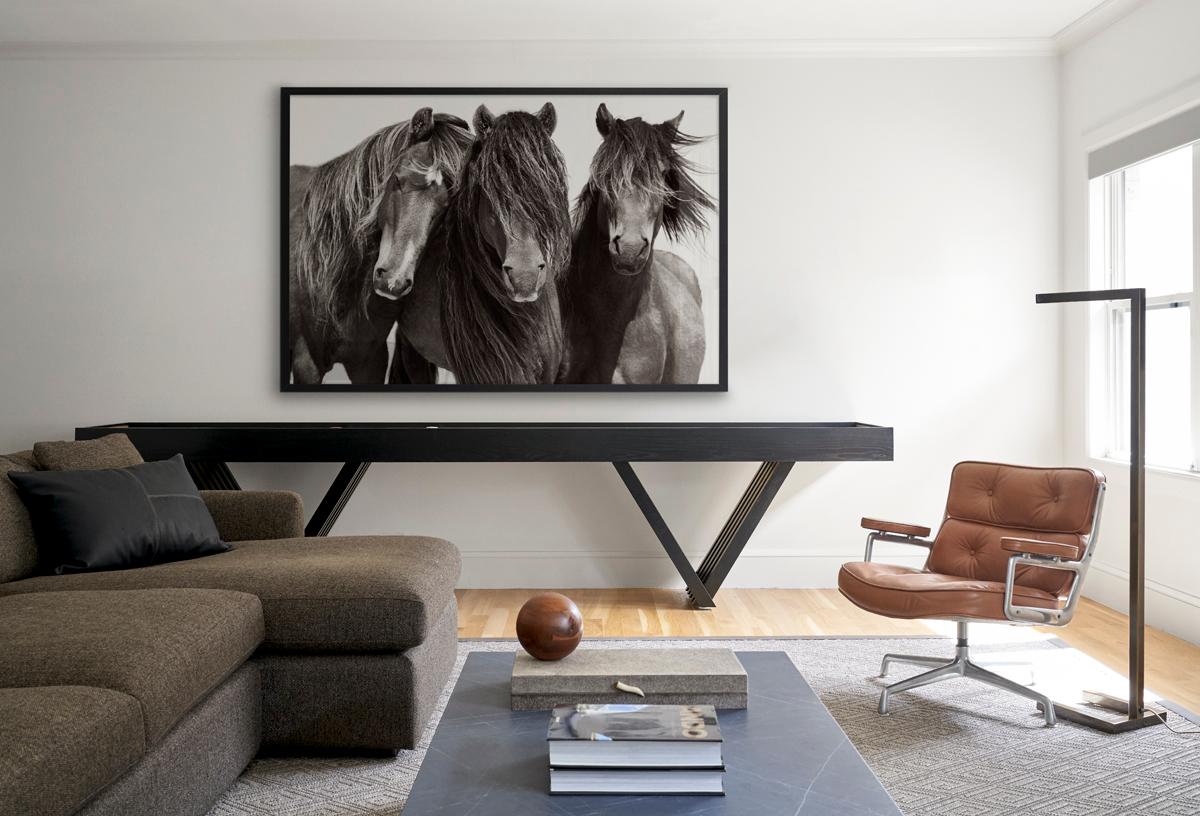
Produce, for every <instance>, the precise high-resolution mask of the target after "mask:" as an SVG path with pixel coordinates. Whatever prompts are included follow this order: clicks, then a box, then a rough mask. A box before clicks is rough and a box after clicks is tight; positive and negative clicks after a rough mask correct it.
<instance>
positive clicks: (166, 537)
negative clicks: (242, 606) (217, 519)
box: [9, 454, 229, 573]
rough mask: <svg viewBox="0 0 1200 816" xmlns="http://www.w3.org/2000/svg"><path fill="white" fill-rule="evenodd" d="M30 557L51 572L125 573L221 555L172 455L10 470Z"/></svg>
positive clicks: (199, 504) (182, 468)
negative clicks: (27, 529) (99, 465)
mask: <svg viewBox="0 0 1200 816" xmlns="http://www.w3.org/2000/svg"><path fill="white" fill-rule="evenodd" d="M9 480H10V481H12V482H13V483H15V484H16V486H17V492H18V493H19V494H20V495H21V499H22V500H23V501H24V502H25V506H26V507H27V508H28V509H29V516H30V518H31V519H32V521H33V531H34V538H35V539H36V540H37V544H38V554H39V556H40V560H41V562H42V563H43V564H44V565H45V567H46V568H48V569H49V570H52V571H53V572H55V573H64V572H77V571H80V570H95V569H125V568H128V567H138V566H143V565H146V564H154V563H161V562H164V561H177V560H179V559H181V558H196V557H198V556H202V555H211V554H213V553H218V552H224V551H225V550H228V549H229V545H228V544H226V543H225V542H223V541H221V537H220V534H219V533H218V532H217V526H216V524H214V523H213V519H212V516H211V515H210V514H209V512H208V507H207V506H206V505H205V504H204V501H203V500H202V499H201V498H200V493H199V491H197V490H196V485H195V484H194V483H193V482H192V477H191V476H190V475H188V472H187V468H186V467H185V466H184V464H183V457H182V456H179V455H178V454H177V455H175V456H174V457H172V458H170V459H167V460H166V461H162V462H143V463H142V464H140V465H131V466H130V467H127V468H103V469H93V470H73V471H38V472H32V473H20V472H14V473H10V474H9Z"/></svg>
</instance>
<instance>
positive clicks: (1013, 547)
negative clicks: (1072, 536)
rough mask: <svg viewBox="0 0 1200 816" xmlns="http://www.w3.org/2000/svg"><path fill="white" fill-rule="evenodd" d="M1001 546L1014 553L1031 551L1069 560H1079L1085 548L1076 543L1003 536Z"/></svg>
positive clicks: (1033, 553)
mask: <svg viewBox="0 0 1200 816" xmlns="http://www.w3.org/2000/svg"><path fill="white" fill-rule="evenodd" d="M1000 547H1001V548H1002V549H1004V550H1007V551H1008V552H1012V553H1029V554H1031V555H1045V556H1049V557H1051V558H1064V559H1066V560H1068V561H1078V560H1079V559H1080V558H1083V548H1082V547H1077V546H1076V545H1074V544H1055V543H1054V542H1053V541H1040V540H1038V539H1035V538H1007V537H1005V538H1002V539H1000Z"/></svg>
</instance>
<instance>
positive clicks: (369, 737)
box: [0, 436, 460, 816]
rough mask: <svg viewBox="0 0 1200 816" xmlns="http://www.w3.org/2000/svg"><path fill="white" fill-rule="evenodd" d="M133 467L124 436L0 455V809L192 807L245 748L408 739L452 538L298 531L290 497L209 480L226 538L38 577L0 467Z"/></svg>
mask: <svg viewBox="0 0 1200 816" xmlns="http://www.w3.org/2000/svg"><path fill="white" fill-rule="evenodd" d="M140 461H141V457H140V456H138V454H137V451H136V450H135V449H134V448H133V446H132V445H131V444H130V443H129V441H128V439H126V438H125V437H124V436H114V437H106V438H105V439H102V440H95V441H91V442H71V443H52V444H49V445H45V444H44V445H39V446H36V447H35V449H34V451H26V452H22V453H16V454H10V455H7V456H3V457H0V812H2V813H20V814H30V816H33V815H35V814H37V815H41V814H45V816H58V815H59V814H63V815H64V816H65V814H73V813H80V814H87V815H88V816H99V815H100V814H122V816H140V815H141V814H145V815H146V816H151V814H153V815H154V816H172V815H173V814H197V815H199V814H204V813H205V812H206V811H207V810H208V808H209V807H210V806H211V804H212V803H213V801H214V800H215V799H216V797H217V796H219V795H220V793H221V792H222V791H224V790H225V789H226V788H227V787H228V786H229V785H230V784H231V783H232V782H233V781H234V780H235V779H236V778H237V776H238V774H239V773H241V771H242V770H243V769H244V768H245V767H246V765H247V763H248V762H249V761H250V759H251V758H252V757H253V756H254V755H255V754H257V753H259V752H260V751H262V750H269V751H292V752H314V751H328V750H335V751H354V752H362V751H370V752H379V751H383V752H393V753H394V752H395V751H397V750H400V749H403V748H411V747H413V746H414V745H415V744H416V742H417V740H418V738H419V737H420V735H421V732H422V730H423V729H424V727H425V725H426V723H427V722H428V720H429V717H430V714H431V713H432V709H433V706H434V704H435V702H436V701H437V698H438V694H439V693H440V691H441V689H442V687H443V686H444V684H445V682H446V679H447V678H448V676H449V674H450V671H451V668H452V667H453V664H454V657H455V644H456V642H457V608H456V605H455V601H454V585H455V583H456V581H457V579H458V574H459V566H460V564H459V556H458V552H457V551H456V549H455V548H454V546H453V545H452V544H450V543H449V542H446V541H443V540H441V539H436V538H425V537H414V536H370V537H329V538H304V533H303V526H304V525H303V522H304V519H303V508H302V506H301V502H300V498H299V497H298V496H296V495H294V494H291V493H284V492H253V491H217V492H203V493H202V496H203V498H204V501H205V503H206V504H207V505H208V507H209V509H210V511H211V513H212V515H213V518H214V520H215V521H216V524H217V528H218V530H219V531H220V532H221V536H222V538H223V539H224V540H225V541H228V542H231V543H232V544H233V547H232V549H231V550H230V551H228V552H225V553H220V554H217V555H210V556H205V557H203V558H197V559H193V560H188V561H176V562H172V563H166V564H159V565H155V566H149V567H140V568H136V569H128V570H115V571H108V572H90V573H75V574H68V575H53V574H39V572H38V567H37V564H38V556H37V550H36V545H35V543H34V538H33V533H32V530H31V529H30V523H29V519H28V516H27V515H26V514H25V510H24V507H23V505H22V504H21V501H20V499H19V497H18V496H17V495H16V493H15V491H14V489H13V487H12V485H11V483H10V482H9V481H8V479H7V477H6V475H5V474H7V472H8V471H10V470H14V469H21V470H32V469H51V468H53V469H83V468H87V467H122V466H125V465H129V464H136V463H137V462H140Z"/></svg>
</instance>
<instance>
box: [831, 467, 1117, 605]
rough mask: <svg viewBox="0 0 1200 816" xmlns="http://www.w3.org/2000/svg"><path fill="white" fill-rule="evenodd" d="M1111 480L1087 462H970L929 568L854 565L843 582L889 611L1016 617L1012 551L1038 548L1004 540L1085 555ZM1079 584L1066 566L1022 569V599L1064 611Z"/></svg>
mask: <svg viewBox="0 0 1200 816" xmlns="http://www.w3.org/2000/svg"><path fill="white" fill-rule="evenodd" d="M1103 482H1104V476H1103V474H1101V473H1098V472H1096V471H1093V470H1085V469H1081V468H1031V467H1021V466H1017V465H1002V464H995V463H989V462H960V463H959V464H958V465H956V466H955V467H954V470H953V472H952V473H951V476H950V490H949V494H948V496H947V499H946V515H945V518H944V520H943V521H942V526H941V529H939V530H938V533H937V537H936V538H935V539H934V541H933V546H932V547H931V548H930V551H929V557H928V559H927V560H926V563H925V568H924V569H923V570H914V569H911V568H908V567H897V566H892V565H888V564H878V563H865V562H856V563H850V564H846V565H844V566H843V567H842V570H841V573H840V574H839V576H838V587H839V589H841V591H842V593H843V594H844V595H845V596H846V597H847V598H849V599H850V600H851V601H853V602H854V603H855V604H857V605H858V606H860V607H862V608H863V609H867V610H869V611H871V612H875V613H877V614H880V615H886V616H888V617H897V618H952V619H957V618H980V619H989V620H1007V619H1006V618H1005V616H1004V580H1005V573H1006V571H1007V569H1008V561H1009V558H1011V557H1012V554H1013V552H1014V551H1018V550H1014V549H1012V548H1013V547H1030V546H1032V545H1028V544H1016V543H1013V544H1009V545H1007V547H1006V545H1005V543H1004V541H1003V540H1004V539H1007V540H1009V541H1015V540H1017V539H1026V540H1036V542H1038V544H1037V546H1038V548H1039V549H1040V550H1041V551H1042V553H1043V554H1051V552H1050V551H1054V552H1053V554H1055V555H1060V554H1063V553H1068V554H1069V555H1063V556H1062V557H1071V558H1079V557H1082V554H1083V552H1084V547H1085V545H1086V541H1085V537H1086V536H1087V535H1088V534H1089V533H1090V532H1091V529H1090V528H1091V524H1092V520H1093V518H1094V515H1095V509H1096V502H1097V501H1098V499H1099V496H1100V487H1101V485H1102V484H1103ZM866 522H867V520H864V526H867V525H866ZM871 529H878V528H874V527H872V528H871ZM904 534H907V533H904ZM1019 551H1023V552H1036V551H1037V550H1033V549H1024V550H1019ZM1074 580H1075V575H1074V573H1071V572H1067V571H1065V570H1052V569H1045V568H1040V567H1021V568H1019V569H1018V570H1017V574H1016V588H1015V591H1014V602H1015V603H1017V604H1018V605H1023V606H1037V607H1041V608H1061V607H1062V606H1064V605H1065V603H1066V600H1067V596H1068V595H1069V593H1070V591H1071V587H1072V583H1073V582H1074Z"/></svg>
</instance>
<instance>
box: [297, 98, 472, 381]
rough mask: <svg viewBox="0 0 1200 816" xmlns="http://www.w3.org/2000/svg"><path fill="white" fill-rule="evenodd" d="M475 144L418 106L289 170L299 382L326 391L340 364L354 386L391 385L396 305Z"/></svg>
mask: <svg viewBox="0 0 1200 816" xmlns="http://www.w3.org/2000/svg"><path fill="white" fill-rule="evenodd" d="M471 142H472V137H471V134H470V131H469V129H468V126H467V123H466V122H465V121H463V120H462V119H460V118H458V117H457V116H451V115H449V114H444V113H438V114H434V113H433V110H432V108H421V109H420V110H418V111H417V112H416V113H415V114H413V116H412V118H411V119H410V120H409V121H407V122H399V123H397V124H394V125H390V126H388V127H385V128H382V129H380V130H378V131H376V132H375V133H374V134H372V135H371V136H369V137H367V138H366V139H364V140H363V141H362V142H360V143H359V144H358V145H357V146H356V147H354V148H353V149H352V150H350V151H348V152H347V153H344V154H343V155H341V156H338V157H337V158H335V159H332V160H330V161H328V162H326V163H325V164H322V165H320V166H319V167H315V168H312V167H304V166H299V165H296V166H292V167H291V168H289V173H288V181H289V189H288V197H289V209H290V212H289V218H288V234H289V242H288V243H289V253H288V282H289V300H288V323H289V326H288V331H289V352H290V360H291V366H290V367H291V370H292V377H293V381H294V382H296V383H303V384H316V383H320V382H321V381H322V379H323V378H324V377H325V375H326V374H327V373H328V372H329V370H330V369H332V368H333V366H334V364H335V363H339V362H340V363H342V364H343V365H344V366H345V368H346V373H347V374H348V375H349V376H350V381H351V382H353V383H356V384H357V383H383V382H384V378H385V375H386V373H387V367H388V352H387V336H388V333H389V332H390V331H391V328H392V326H393V325H394V324H395V321H396V317H397V313H398V304H399V301H400V299H401V298H403V297H404V296H405V295H407V294H408V293H409V292H410V291H411V290H412V286H413V281H414V276H415V274H416V269H417V264H418V261H419V259H420V256H421V254H422V252H423V251H424V248H425V245H426V243H427V241H428V238H429V235H430V232H431V230H432V228H433V224H434V223H435V222H436V221H437V220H438V218H439V217H440V216H441V214H442V212H443V210H444V209H445V206H446V202H447V201H448V198H449V191H450V189H451V188H452V187H453V185H454V182H455V180H456V179H457V176H458V169H459V165H460V164H461V163H462V160H463V158H464V156H465V155H466V152H467V148H468V147H469V146H470V144H471Z"/></svg>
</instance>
